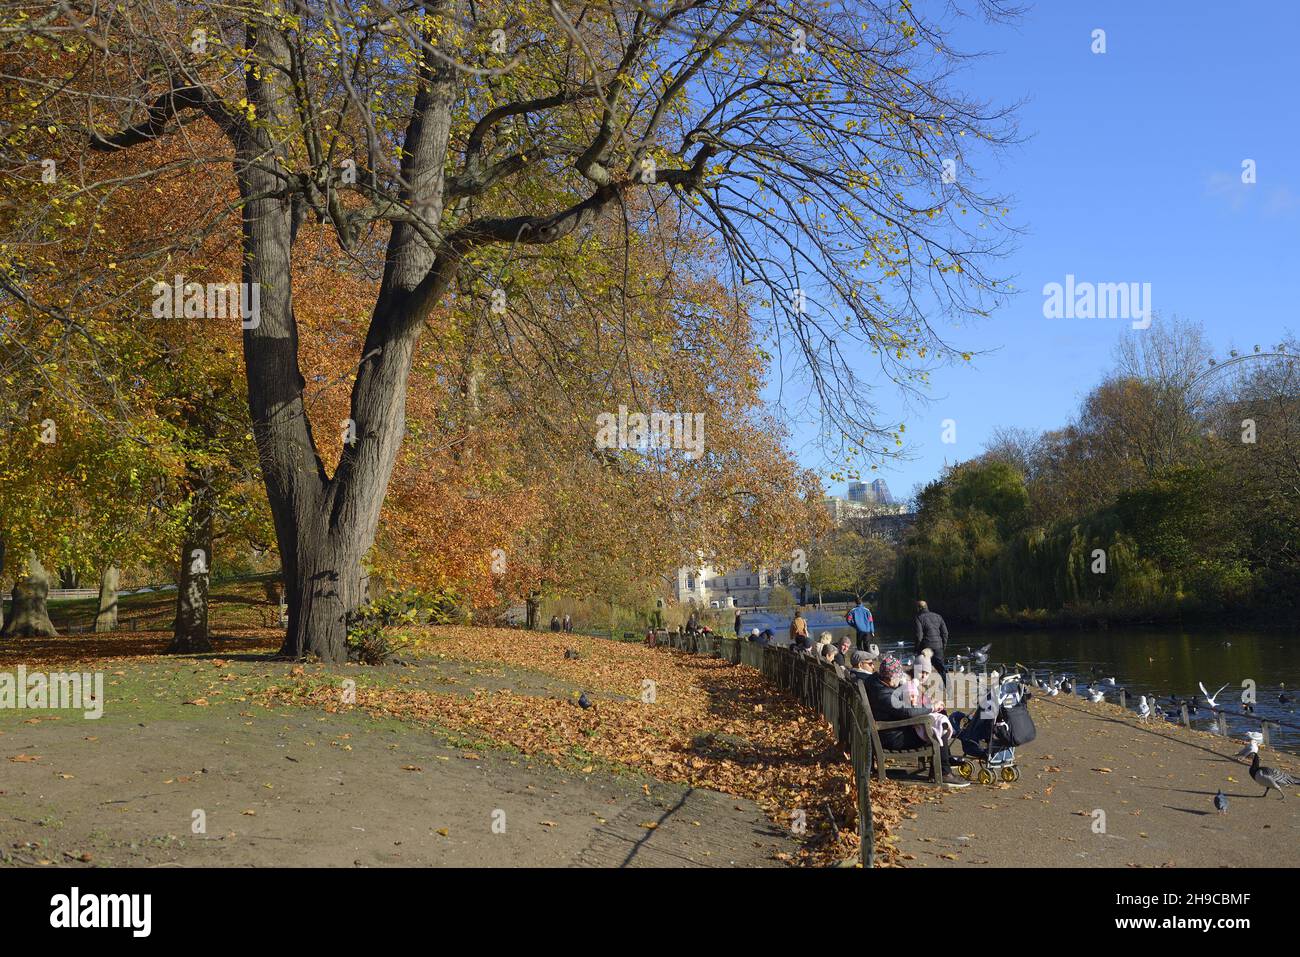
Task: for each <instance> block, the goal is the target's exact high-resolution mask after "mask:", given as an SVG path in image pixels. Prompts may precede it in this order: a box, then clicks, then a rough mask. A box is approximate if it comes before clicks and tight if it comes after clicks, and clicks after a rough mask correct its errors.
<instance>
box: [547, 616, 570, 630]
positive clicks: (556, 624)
mask: <svg viewBox="0 0 1300 957" xmlns="http://www.w3.org/2000/svg"><path fill="white" fill-rule="evenodd" d="M551 631H562V632H564V633H565V634H568V633H569V632H571V631H573V619H572V618H570V617H569V616H568V615H565V616H564V618H563V620H561V618H560V616H559V615H552V616H551Z"/></svg>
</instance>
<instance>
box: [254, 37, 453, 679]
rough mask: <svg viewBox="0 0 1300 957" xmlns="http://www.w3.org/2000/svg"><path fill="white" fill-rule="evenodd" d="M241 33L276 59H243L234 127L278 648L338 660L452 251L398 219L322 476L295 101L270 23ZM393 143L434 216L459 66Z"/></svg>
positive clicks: (412, 195)
mask: <svg viewBox="0 0 1300 957" xmlns="http://www.w3.org/2000/svg"><path fill="white" fill-rule="evenodd" d="M248 46H249V48H250V49H251V50H253V51H254V57H255V59H257V60H259V61H261V62H263V63H270V64H276V65H277V67H278V68H272V69H262V70H249V71H247V73H246V78H245V84H246V90H247V94H248V101H249V103H251V104H253V105H254V106H255V108H256V110H257V115H258V118H259V120H261V119H262V118H265V121H266V127H265V128H264V127H262V126H261V125H260V123H259V125H258V126H256V127H249V128H247V130H245V131H244V132H243V133H242V134H241V139H240V142H239V143H238V147H237V152H238V160H237V163H236V168H237V178H238V180H239V188H240V194H241V196H242V197H243V199H244V205H243V237H244V253H245V255H244V266H243V280H244V282H245V283H248V284H250V286H251V284H256V285H257V288H258V290H259V302H260V314H259V315H258V317H257V321H256V323H246V324H245V329H244V359H245V367H246V370H247V375H248V406H249V413H250V417H251V419H252V425H253V434H254V437H255V439H256V441H257V447H258V453H259V457H260V460H261V466H262V476H263V479H264V481H265V483H266V490H267V500H268V502H269V504H270V507H271V514H272V516H273V518H274V520H275V530H276V539H277V542H278V544H279V546H280V558H281V562H282V565H283V568H284V580H285V593H286V597H287V599H288V603H289V625H288V631H287V634H286V635H285V641H284V646H283V648H282V653H283V655H285V656H286V657H291V658H305V657H308V656H314V657H316V658H319V659H320V660H322V661H327V662H343V661H346V660H347V647H346V645H347V642H346V637H347V618H348V614H349V613H350V612H352V611H354V610H355V609H356V608H358V607H359V606H360V605H361V603H362V602H363V600H364V598H363V595H364V584H363V583H364V572H363V570H362V566H361V562H362V560H363V559H364V557H365V555H366V553H367V552H368V551H369V549H370V547H371V545H372V544H373V543H374V539H375V532H376V530H377V528H378V524H379V513H380V508H381V506H382V505H383V500H384V495H385V493H386V491H387V489H388V481H389V478H390V476H391V475H392V471H393V465H394V463H395V462H396V459H397V452H398V449H399V448H400V447H401V442H402V437H403V435H404V433H405V430H406V383H407V376H408V374H409V372H410V368H411V359H412V355H413V353H414V349H415V342H416V339H417V338H418V337H419V334H420V331H421V328H422V327H423V324H424V319H425V317H426V316H427V315H428V314H429V312H430V311H431V309H432V307H433V305H434V304H435V303H437V302H438V301H439V300H440V299H441V298H442V296H443V295H444V294H445V292H446V290H447V288H448V286H449V284H450V281H451V279H452V277H453V276H454V274H455V270H456V268H457V266H458V264H459V251H453V252H451V253H449V254H448V255H446V256H445V257H443V258H441V259H439V261H438V262H436V263H435V256H434V253H433V250H432V249H431V248H430V246H429V244H428V242H427V241H426V240H425V239H424V238H423V237H422V236H421V234H420V232H419V230H418V229H416V228H415V226H414V225H412V224H409V223H403V222H396V223H394V224H393V226H392V229H391V232H390V235H389V244H388V255H387V260H386V263H385V270H384V278H383V282H382V283H381V286H380V290H379V296H378V299H377V301H376V304H375V309H374V313H373V315H372V317H371V322H370V327H369V330H368V332H367V335H366V341H365V344H364V346H363V347H362V359H361V363H360V366H359V367H358V369H357V377H356V381H355V384H354V385H353V389H352V406H351V418H352V422H353V423H354V424H355V435H356V440H355V441H354V442H352V443H350V444H348V445H347V446H346V447H345V448H344V453H343V457H342V459H341V460H340V462H339V466H338V469H337V470H336V471H335V473H334V475H333V476H332V477H331V476H328V475H327V474H326V472H325V467H324V463H323V462H322V460H321V458H320V455H319V454H318V451H317V446H316V443H315V439H314V437H313V436H312V430H311V424H310V422H309V421H308V419H307V415H306V409H305V404H304V401H303V390H304V387H305V382H304V379H303V376H302V372H301V370H300V368H299V364H298V334H297V328H296V324H295V320H294V313H293V301H292V290H291V276H292V263H291V250H292V247H293V241H294V238H295V234H296V232H297V227H298V225H300V223H301V222H302V219H303V218H304V216H305V215H306V212H307V211H306V210H305V209H304V208H302V207H301V206H295V205H294V204H293V202H292V201H291V200H288V199H285V198H284V190H283V180H282V178H281V177H280V176H277V175H276V172H275V171H274V169H272V168H270V167H272V166H273V165H274V164H278V163H281V161H282V157H283V155H284V146H283V144H277V143H275V142H273V141H272V138H271V136H270V133H269V132H267V131H268V130H270V129H276V128H278V126H279V125H280V123H281V120H282V118H284V117H286V116H287V115H289V114H290V113H292V111H293V103H294V101H293V91H292V87H291V85H290V82H289V80H288V78H287V77H288V76H289V75H291V73H292V71H291V70H290V57H289V52H288V50H287V48H286V45H285V42H284V37H283V35H282V34H281V33H280V32H279V30H278V29H277V28H276V27H274V26H273V25H268V26H267V27H265V28H264V29H259V28H258V27H257V26H256V23H255V22H254V24H253V25H251V26H250V29H249V34H248ZM419 78H420V88H419V92H418V93H417V94H416V97H415V103H414V110H413V113H412V117H411V120H410V123H409V125H408V128H407V131H406V137H405V141H404V148H403V153H402V182H403V183H405V184H407V185H406V186H405V187H404V189H403V197H402V198H403V200H404V201H405V202H406V203H407V204H408V205H409V206H410V207H411V208H415V209H419V210H420V211H421V214H422V217H423V218H424V220H425V221H426V222H430V223H437V222H438V221H439V220H440V218H441V216H442V197H443V181H444V170H445V166H446V156H447V144H448V138H449V135H450V129H451V117H452V104H453V102H454V88H453V85H454V70H453V69H451V68H450V67H449V66H446V65H435V64H432V63H430V62H425V63H424V64H422V65H421V66H420V68H419Z"/></svg>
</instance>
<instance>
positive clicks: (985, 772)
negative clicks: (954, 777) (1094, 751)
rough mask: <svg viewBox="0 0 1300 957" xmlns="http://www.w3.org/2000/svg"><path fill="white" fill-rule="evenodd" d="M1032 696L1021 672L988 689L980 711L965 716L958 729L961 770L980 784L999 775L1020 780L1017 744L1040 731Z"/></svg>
mask: <svg viewBox="0 0 1300 957" xmlns="http://www.w3.org/2000/svg"><path fill="white" fill-rule="evenodd" d="M1031 697H1032V695H1030V693H1029V691H1028V690H1026V688H1025V686H1024V683H1023V682H1022V680H1021V678H1020V675H1018V674H1017V675H1007V676H1006V677H1005V678H1002V679H1001V681H1000V682H999V683H998V687H997V690H993V689H990V690H989V691H988V692H987V693H986V695H985V700H984V707H983V708H982V709H981V712H980V714H978V715H975V716H973V717H971V716H966V715H963V716H962V718H961V722H960V725H959V727H958V728H957V733H956V737H957V740H958V741H960V742H961V751H962V753H961V759H960V763H959V764H958V765H957V767H956V770H957V773H958V774H960V775H961V776H962V777H963V778H965V779H966V780H968V781H969V780H970V779H971V778H972V777H974V778H975V779H976V780H977V781H979V783H980V784H992V783H993V782H994V781H995V780H996V779H997V778H998V777H1001V778H1002V780H1003V781H1006V782H1007V783H1008V784H1010V783H1012V782H1015V781H1019V780H1020V769H1019V768H1018V767H1016V748H1017V747H1018V746H1020V745H1023V744H1028V743H1029V742H1030V741H1032V740H1034V738H1035V737H1036V736H1037V734H1038V731H1037V729H1035V728H1034V719H1033V718H1032V717H1030V715H1029V700H1030V698H1031ZM995 700H996V705H995V704H994V702H995ZM956 760H957V759H956V758H954V761H956ZM977 768H978V771H977V770H976V769H977Z"/></svg>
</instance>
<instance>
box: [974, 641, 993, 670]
mask: <svg viewBox="0 0 1300 957" xmlns="http://www.w3.org/2000/svg"><path fill="white" fill-rule="evenodd" d="M992 648H993V646H992V645H991V644H989V645H985V646H984V647H983V648H976V649H975V650H974V651H972V652H971V654H970V657H971V661H973V662H975V664H977V665H985V664H988V661H989V651H990V650H991V649H992Z"/></svg>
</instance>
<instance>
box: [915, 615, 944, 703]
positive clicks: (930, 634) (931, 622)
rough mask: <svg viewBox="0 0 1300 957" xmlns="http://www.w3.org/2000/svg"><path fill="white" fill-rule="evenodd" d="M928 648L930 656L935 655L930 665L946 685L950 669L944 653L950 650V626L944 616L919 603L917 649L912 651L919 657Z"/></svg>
mask: <svg viewBox="0 0 1300 957" xmlns="http://www.w3.org/2000/svg"><path fill="white" fill-rule="evenodd" d="M926 648H929V649H930V654H931V655H933V658H931V660H930V664H932V665H933V666H934V671H935V674H937V675H938V676H939V679H940V680H941V681H943V682H945V683H946V682H947V680H948V669H947V667H946V666H945V665H944V653H945V652H946V651H947V648H948V625H947V623H946V622H945V621H944V620H943V616H942V615H938V614H936V613H934V612H932V611H931V610H930V606H929V605H927V604H926V603H925V602H924V601H918V602H917V603H916V647H914V648H913V649H912V653H913V654H916V655H919V654H920V653H921V652H922V651H923V650H924V649H926Z"/></svg>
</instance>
